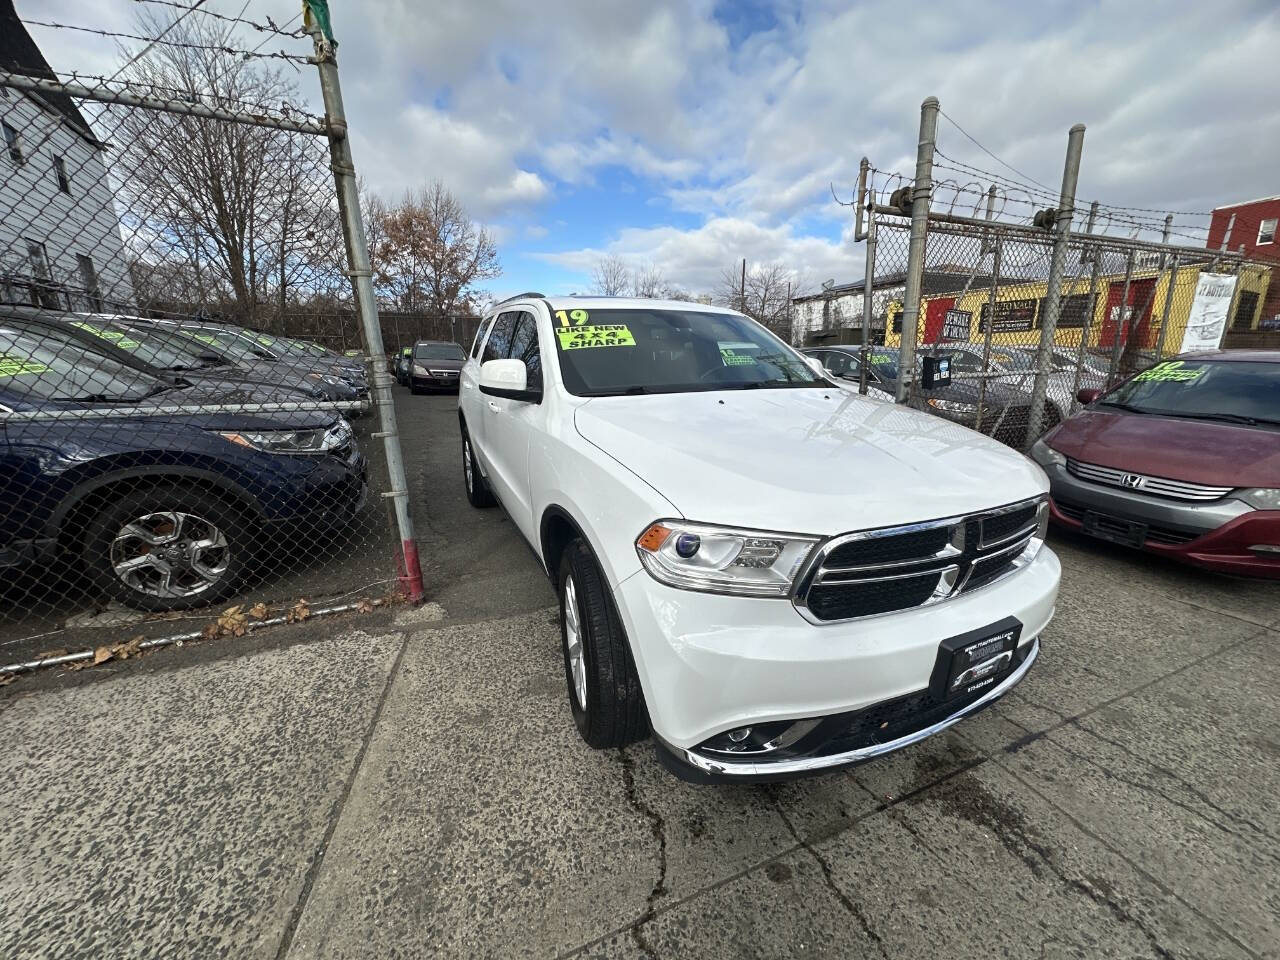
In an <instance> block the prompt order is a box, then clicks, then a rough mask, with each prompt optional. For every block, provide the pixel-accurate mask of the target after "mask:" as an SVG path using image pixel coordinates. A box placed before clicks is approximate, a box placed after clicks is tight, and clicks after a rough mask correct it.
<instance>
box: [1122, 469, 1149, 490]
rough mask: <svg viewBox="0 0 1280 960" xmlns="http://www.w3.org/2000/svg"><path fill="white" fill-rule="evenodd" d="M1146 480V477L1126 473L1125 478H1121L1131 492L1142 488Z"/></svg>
mask: <svg viewBox="0 0 1280 960" xmlns="http://www.w3.org/2000/svg"><path fill="white" fill-rule="evenodd" d="M1145 479H1146V477H1140V476H1138V474H1136V473H1126V474H1125V475H1124V476H1123V477H1121V478H1120V482H1121V483H1123V484H1124V485H1125V486H1126V487H1128V488H1129V489H1130V490H1137V489H1138V488H1139V487H1141V486H1142V483H1143V481H1144V480H1145Z"/></svg>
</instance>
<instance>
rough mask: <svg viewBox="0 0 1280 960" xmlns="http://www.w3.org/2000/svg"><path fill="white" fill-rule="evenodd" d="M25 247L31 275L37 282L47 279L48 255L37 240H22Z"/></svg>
mask: <svg viewBox="0 0 1280 960" xmlns="http://www.w3.org/2000/svg"><path fill="white" fill-rule="evenodd" d="M23 242H24V243H26V245H27V258H28V259H29V260H30V261H31V273H32V274H33V275H34V276H35V277H36V278H37V279H39V280H48V279H49V254H48V252H47V251H46V250H45V248H44V244H43V243H41V242H40V241H39V240H32V239H30V238H23Z"/></svg>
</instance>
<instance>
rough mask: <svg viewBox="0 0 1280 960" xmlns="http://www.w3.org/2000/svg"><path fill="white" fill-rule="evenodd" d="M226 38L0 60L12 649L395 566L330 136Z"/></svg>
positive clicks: (0, 246) (265, 598)
mask: <svg viewBox="0 0 1280 960" xmlns="http://www.w3.org/2000/svg"><path fill="white" fill-rule="evenodd" d="M178 19H181V17H179V18H178ZM3 28H4V29H6V30H9V29H11V28H14V29H22V27H21V24H19V23H18V21H16V20H12V21H9V20H6V22H5V23H4V24H3ZM24 36H25V32H24ZM217 36H219V35H217V34H215V35H209V34H207V33H201V32H199V31H195V32H192V31H190V30H177V31H173V30H166V31H164V32H160V31H156V32H155V33H154V34H152V35H151V36H149V37H146V38H142V37H140V38H139V39H140V40H149V41H151V44H150V46H148V47H147V48H146V49H145V54H146V55H145V56H140V55H135V56H129V57H126V61H125V64H124V65H123V66H122V68H121V70H120V71H119V72H118V73H119V75H118V76H117V77H114V78H110V79H107V78H93V79H86V78H84V77H76V78H68V77H60V76H58V75H56V74H54V73H53V72H52V71H51V70H50V69H49V68H48V67H47V65H45V64H44V61H43V59H42V58H41V57H40V54H39V51H38V50H36V49H35V48H34V44H32V45H31V46H30V49H27V48H25V47H24V46H23V45H22V44H15V46H14V49H16V50H17V51H18V53H17V54H15V60H12V61H9V62H6V63H4V64H0V68H2V71H0V119H2V120H3V132H4V141H5V142H4V151H5V152H4V155H3V156H0V166H3V167H4V168H5V169H4V175H3V177H0V636H2V637H4V641H3V642H5V643H8V642H12V641H14V640H15V639H18V638H22V637H25V636H30V635H32V634H37V633H45V632H49V631H57V630H60V629H63V628H67V627H83V626H90V627H92V626H94V625H97V624H101V625H104V626H109V627H111V628H112V629H117V630H118V627H119V626H120V624H122V623H128V622H133V621H139V620H143V619H145V618H147V617H155V616H167V617H172V616H174V615H175V612H179V611H193V610H196V609H197V608H202V607H208V606H210V605H215V604H216V605H219V607H220V608H221V609H225V608H227V607H229V606H230V607H239V608H240V609H241V610H242V611H250V610H255V611H258V612H259V613H261V614H262V616H265V615H266V614H265V611H266V610H268V609H269V608H270V606H271V604H274V603H280V604H296V602H297V601H298V600H299V599H303V598H305V599H307V600H309V601H312V602H317V601H322V600H324V599H325V598H332V597H337V596H343V595H348V594H350V593H352V592H353V591H356V592H364V593H376V592H379V591H383V592H385V590H386V586H385V585H387V584H391V583H393V582H394V581H395V579H396V577H397V567H396V562H397V561H396V557H397V550H398V548H399V543H398V542H397V537H396V536H395V535H394V534H393V533H392V532H391V530H389V528H388V522H387V515H386V511H385V509H384V507H383V502H384V501H383V498H382V497H381V496H380V495H381V494H382V493H385V492H387V491H389V489H390V485H389V483H388V480H387V476H388V474H387V465H386V459H385V457H384V456H383V455H382V453H381V445H380V444H375V443H374V442H372V438H371V436H370V434H371V433H372V432H373V427H372V423H373V419H374V418H373V417H371V416H370V414H371V408H372V406H373V402H374V399H375V396H374V394H376V391H374V392H373V393H371V390H370V382H371V375H372V374H373V373H374V372H375V370H377V371H384V370H385V365H386V362H387V361H386V358H385V357H381V356H379V357H369V356H367V355H366V346H365V345H366V341H365V339H364V338H363V337H362V335H361V324H360V322H359V318H358V314H357V309H356V304H355V303H354V302H353V298H352V289H351V281H350V278H349V277H348V275H347V250H346V245H345V241H344V232H343V229H342V221H341V211H340V210H339V206H338V203H337V200H336V198H335V191H334V179H333V173H332V170H331V167H330V154H329V149H328V144H327V142H326V138H325V137H324V136H323V134H324V133H325V131H326V129H327V128H326V125H325V122H324V121H323V120H322V119H321V118H318V117H312V116H308V115H306V114H305V113H304V112H303V111H301V110H300V109H298V108H297V107H296V106H295V105H293V102H294V100H295V99H296V93H297V91H296V89H295V87H294V85H293V83H292V81H291V80H288V79H286V77H285V75H284V74H282V73H281V72H280V71H279V70H277V69H273V67H272V65H271V62H270V61H267V62H265V63H264V61H263V60H262V59H261V58H260V57H247V56H244V55H242V54H243V53H247V51H237V50H234V49H231V47H230V44H229V43H227V42H219V41H218V40H217ZM286 36H287V34H286ZM157 37H159V38H162V39H157ZM24 51H25V52H24ZM263 56H271V57H275V55H270V54H269V55H263ZM279 56H280V58H288V59H297V60H303V59H304V57H303V56H301V55H298V56H295V55H293V54H280V55H279ZM238 615H240V616H243V613H241V614H238Z"/></svg>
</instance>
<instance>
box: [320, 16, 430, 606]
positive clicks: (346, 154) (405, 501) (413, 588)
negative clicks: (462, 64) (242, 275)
mask: <svg viewBox="0 0 1280 960" xmlns="http://www.w3.org/2000/svg"><path fill="white" fill-rule="evenodd" d="M311 38H312V40H313V41H314V43H315V56H314V57H313V58H312V59H313V61H314V62H315V65H316V68H317V70H318V71H319V73H320V93H321V96H322V97H323V99H324V112H325V119H326V121H327V123H328V128H329V130H328V132H329V155H330V160H331V162H332V166H333V179H334V182H335V184H336V185H337V188H338V211H339V213H340V214H341V217H342V232H343V236H344V238H345V240H346V245H347V261H348V264H349V266H350V271H349V273H350V276H351V285H352V287H353V288H354V290H355V295H356V303H357V305H358V306H359V309H360V321H361V324H362V326H363V328H364V339H365V346H366V347H367V348H368V354H369V357H370V361H371V362H370V365H369V367H370V369H369V373H370V376H371V377H372V379H373V399H374V404H375V405H376V406H377V408H378V420H379V425H380V426H381V428H382V429H381V430H380V431H379V432H378V433H375V434H374V436H376V437H381V438H382V444H383V449H384V450H385V452H386V457H387V476H388V480H389V481H390V484H391V489H390V490H389V491H387V492H386V493H384V494H383V496H384V497H388V498H390V500H391V502H392V504H393V506H394V508H395V517H396V527H397V529H398V530H399V533H400V550H401V553H400V557H399V558H398V559H399V564H400V579H401V583H402V585H403V588H404V592H405V596H406V598H407V599H408V600H409V602H410V603H419V602H421V600H422V597H423V588H422V566H421V564H420V562H419V560H418V544H417V541H416V540H415V539H414V536H413V515H412V513H411V512H410V510H409V481H408V478H407V477H406V475H405V470H404V459H403V458H402V457H401V454H400V434H399V431H398V429H397V427H396V410H395V406H394V404H393V401H392V398H391V376H390V374H388V373H387V371H386V370H385V369H384V365H383V364H381V363H378V362H376V359H375V358H381V357H382V356H383V346H382V328H381V326H380V322H379V320H378V303H377V300H376V299H375V298H374V295H373V270H372V268H371V266H370V263H369V242H368V239H367V238H366V237H365V233H364V220H363V218H362V217H361V215H360V192H359V190H358V188H357V185H356V170H355V165H354V163H353V162H352V159H351V142H350V139H349V137H348V136H347V117H346V112H345V110H344V109H343V106H342V88H341V86H339V84H338V60H337V57H336V55H335V53H334V49H333V44H332V43H330V42H329V40H327V39H326V38H325V36H324V34H323V33H322V32H321V29H320V26H319V25H318V24H317V23H316V22H315V21H312V22H311Z"/></svg>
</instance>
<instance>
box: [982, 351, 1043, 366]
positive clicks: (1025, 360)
mask: <svg viewBox="0 0 1280 960" xmlns="http://www.w3.org/2000/svg"><path fill="white" fill-rule="evenodd" d="M979 357H981V354H979ZM991 362H992V363H994V364H999V365H1000V366H1002V367H1004V368H1005V369H1006V370H1017V371H1020V372H1021V371H1024V370H1035V369H1036V356H1035V354H1034V353H1029V352H1023V351H1022V350H1001V349H1000V348H999V347H993V348H992V350H991Z"/></svg>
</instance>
